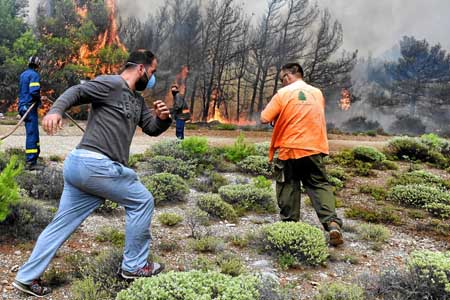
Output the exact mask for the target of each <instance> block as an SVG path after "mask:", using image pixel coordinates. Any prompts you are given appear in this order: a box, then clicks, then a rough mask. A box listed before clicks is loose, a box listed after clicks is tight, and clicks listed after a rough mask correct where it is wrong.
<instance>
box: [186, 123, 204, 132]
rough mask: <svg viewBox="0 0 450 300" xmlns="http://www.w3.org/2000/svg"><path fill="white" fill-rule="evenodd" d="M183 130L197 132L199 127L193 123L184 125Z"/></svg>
mask: <svg viewBox="0 0 450 300" xmlns="http://www.w3.org/2000/svg"><path fill="white" fill-rule="evenodd" d="M184 128H186V130H198V129H199V128H200V126H198V125H197V124H193V123H186V124H185V127H184Z"/></svg>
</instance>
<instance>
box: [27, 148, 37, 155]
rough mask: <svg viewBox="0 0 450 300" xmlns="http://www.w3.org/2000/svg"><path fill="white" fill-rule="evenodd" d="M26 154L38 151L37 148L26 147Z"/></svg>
mask: <svg viewBox="0 0 450 300" xmlns="http://www.w3.org/2000/svg"><path fill="white" fill-rule="evenodd" d="M25 153H26V154H31V153H38V149H26V150H25Z"/></svg>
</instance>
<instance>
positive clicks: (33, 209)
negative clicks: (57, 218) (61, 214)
mask: <svg viewBox="0 0 450 300" xmlns="http://www.w3.org/2000/svg"><path fill="white" fill-rule="evenodd" d="M52 218H53V213H52V212H51V209H50V208H48V207H45V206H44V205H43V204H42V203H41V202H39V201H36V200H30V199H27V198H25V199H20V200H19V202H17V203H15V204H14V205H13V206H11V212H10V214H9V215H8V217H7V218H6V219H5V220H4V221H3V222H0V237H4V236H9V237H12V238H15V239H18V240H22V241H29V240H35V239H36V238H37V237H38V236H39V234H41V232H42V230H44V228H45V227H47V225H48V224H49V223H50V221H51V220H52ZM0 239H1V238H0Z"/></svg>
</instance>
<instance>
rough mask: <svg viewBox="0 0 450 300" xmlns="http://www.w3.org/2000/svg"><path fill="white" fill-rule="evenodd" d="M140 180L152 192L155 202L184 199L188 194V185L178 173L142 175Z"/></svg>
mask: <svg viewBox="0 0 450 300" xmlns="http://www.w3.org/2000/svg"><path fill="white" fill-rule="evenodd" d="M142 181H143V183H144V184H145V186H146V187H147V188H148V189H149V191H150V192H151V193H152V194H153V197H154V198H155V203H156V204H158V203H166V202H177V201H185V200H186V196H187V195H188V194H189V187H188V186H187V184H186V183H185V182H184V180H183V178H181V177H180V176H178V175H173V174H169V173H159V174H155V175H151V176H148V177H144V178H143V180H142Z"/></svg>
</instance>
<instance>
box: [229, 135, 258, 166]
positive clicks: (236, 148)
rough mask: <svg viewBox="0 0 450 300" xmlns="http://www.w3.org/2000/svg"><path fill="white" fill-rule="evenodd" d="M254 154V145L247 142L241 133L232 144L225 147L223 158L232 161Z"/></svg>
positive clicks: (235, 161)
mask: <svg viewBox="0 0 450 300" xmlns="http://www.w3.org/2000/svg"><path fill="white" fill-rule="evenodd" d="M255 154H256V148H255V145H254V144H249V143H247V142H246V141H245V138H244V135H243V134H242V133H241V134H240V135H239V136H238V137H237V139H236V141H235V142H234V144H233V146H231V147H227V148H225V158H226V159H227V160H229V161H231V162H233V163H237V162H239V161H241V160H243V159H244V158H246V157H247V156H250V155H255Z"/></svg>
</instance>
